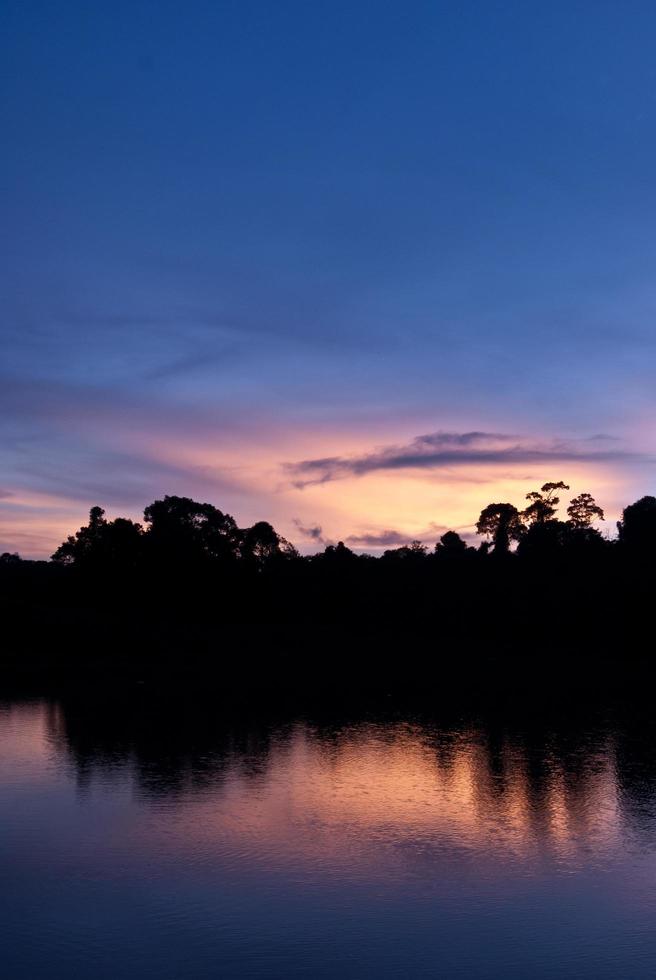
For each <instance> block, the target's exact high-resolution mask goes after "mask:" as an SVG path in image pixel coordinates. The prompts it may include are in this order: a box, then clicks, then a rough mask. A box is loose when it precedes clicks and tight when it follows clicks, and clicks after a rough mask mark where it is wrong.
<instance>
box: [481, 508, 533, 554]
mask: <svg viewBox="0 0 656 980" xmlns="http://www.w3.org/2000/svg"><path fill="white" fill-rule="evenodd" d="M476 533H477V534H488V535H489V536H490V537H491V538H492V542H493V544H494V553H495V554H505V553H506V552H508V550H509V549H510V543H511V541H519V540H520V538H521V537H522V534H523V533H524V525H523V524H522V519H521V516H520V514H519V511H518V510H517V508H516V507H515V506H513V504H488V505H487V507H485V509H484V510H482V511H481V515H480V517H479V518H478V521H477V522H476Z"/></svg>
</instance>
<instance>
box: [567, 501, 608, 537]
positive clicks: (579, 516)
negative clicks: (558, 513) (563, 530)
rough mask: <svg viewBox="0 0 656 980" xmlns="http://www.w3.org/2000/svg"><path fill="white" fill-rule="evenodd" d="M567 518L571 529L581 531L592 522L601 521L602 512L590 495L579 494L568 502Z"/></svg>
mask: <svg viewBox="0 0 656 980" xmlns="http://www.w3.org/2000/svg"><path fill="white" fill-rule="evenodd" d="M567 516H568V517H569V523H570V524H571V526H572V527H574V528H577V529H583V528H587V527H590V525H591V524H592V523H593V522H594V521H603V519H604V512H603V510H602V509H601V507H600V506H599V504H598V503H597V502H596V501H595V499H594V497H593V496H592V494H590V493H580V494H579V495H578V497H574V498H573V500H571V501H570V504H569V507H568V508H567Z"/></svg>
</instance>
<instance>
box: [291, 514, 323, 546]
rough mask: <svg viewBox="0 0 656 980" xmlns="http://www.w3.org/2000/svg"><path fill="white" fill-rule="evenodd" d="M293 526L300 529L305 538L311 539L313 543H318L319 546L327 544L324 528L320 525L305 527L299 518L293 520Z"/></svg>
mask: <svg viewBox="0 0 656 980" xmlns="http://www.w3.org/2000/svg"><path fill="white" fill-rule="evenodd" d="M292 524H293V525H294V526H295V527H297V528H298V530H299V531H300V532H301V534H302V535H303V537H304V538H310V540H311V541H317V542H318V543H319V544H326V543H327V542H326V539H325V538H324V536H323V528H322V527H321V525H320V524H315V525H314V526H311V527H305V526H304V525H303V524H302V523H301V521H300V520H299V519H298V517H294V518H293V519H292Z"/></svg>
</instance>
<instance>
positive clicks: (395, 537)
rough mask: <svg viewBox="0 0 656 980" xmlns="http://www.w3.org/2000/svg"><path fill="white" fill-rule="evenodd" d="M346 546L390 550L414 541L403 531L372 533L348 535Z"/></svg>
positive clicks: (390, 530)
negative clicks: (352, 545)
mask: <svg viewBox="0 0 656 980" xmlns="http://www.w3.org/2000/svg"><path fill="white" fill-rule="evenodd" d="M346 540H347V542H348V544H354V545H355V546H356V547H361V548H390V547H401V546H402V545H406V544H410V542H411V541H414V540H415V539H414V537H413V536H412V535H409V534H404V532H403V531H394V530H392V529H389V530H386V531H372V532H370V533H369V534H350V535H349V536H348V538H347V539H346Z"/></svg>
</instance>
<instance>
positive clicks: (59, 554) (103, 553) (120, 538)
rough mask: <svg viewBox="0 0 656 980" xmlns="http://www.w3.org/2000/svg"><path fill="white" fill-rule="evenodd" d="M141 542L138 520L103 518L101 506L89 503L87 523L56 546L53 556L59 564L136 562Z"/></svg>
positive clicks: (97, 565) (112, 564) (108, 565)
mask: <svg viewBox="0 0 656 980" xmlns="http://www.w3.org/2000/svg"><path fill="white" fill-rule="evenodd" d="M142 543H143V532H142V528H141V525H140V524H135V523H134V521H130V520H128V519H127V518H125V517H117V518H116V520H114V521H108V520H107V519H106V518H105V511H104V510H103V509H102V507H92V508H91V510H90V511H89V523H88V524H86V525H85V526H84V527H81V528H80V529H79V531H76V533H75V534H74V535H71V536H70V537H68V538H67V539H66V541H64V543H63V544H61V545H60V546H59V548H57V550H56V551H55V553H54V555H53V556H52V560H53V561H54V562H57V563H58V564H61V565H86V566H90V565H93V566H95V567H97V568H99V569H103V568H108V569H109V568H111V567H114V566H117V565H121V566H124V567H128V566H135V565H136V563H137V562H138V560H139V558H140V555H141V550H142Z"/></svg>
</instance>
